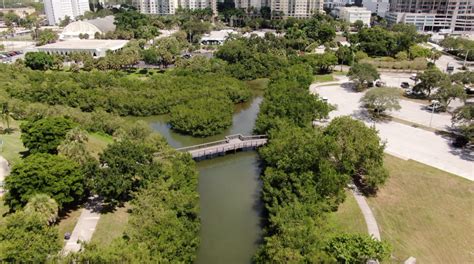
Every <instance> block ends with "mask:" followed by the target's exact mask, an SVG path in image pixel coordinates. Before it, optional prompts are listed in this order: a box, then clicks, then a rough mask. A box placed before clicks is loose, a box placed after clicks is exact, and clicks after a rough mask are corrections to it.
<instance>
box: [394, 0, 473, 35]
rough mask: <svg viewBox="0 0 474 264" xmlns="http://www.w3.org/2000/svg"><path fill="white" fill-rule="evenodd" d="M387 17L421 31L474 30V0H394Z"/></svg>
mask: <svg viewBox="0 0 474 264" xmlns="http://www.w3.org/2000/svg"><path fill="white" fill-rule="evenodd" d="M386 18H387V21H388V22H389V23H406V24H414V25H415V26H416V27H417V29H418V30H421V31H450V32H452V33H467V32H474V0H393V1H392V2H391V5H390V12H389V13H387V15H386Z"/></svg>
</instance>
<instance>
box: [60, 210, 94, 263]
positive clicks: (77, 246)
mask: <svg viewBox="0 0 474 264" xmlns="http://www.w3.org/2000/svg"><path fill="white" fill-rule="evenodd" d="M97 204H98V202H93V201H91V202H88V203H87V204H86V207H85V208H84V209H82V212H81V216H80V217H79V219H78V220H77V223H76V226H75V227H74V230H73V231H72V234H71V238H70V239H69V240H68V241H67V243H66V245H65V246H64V248H63V254H64V255H67V254H68V253H71V252H78V251H79V250H81V247H82V245H81V243H80V242H89V241H90V240H91V239H92V235H93V234H94V231H95V228H96V226H97V223H98V222H99V219H100V213H99V212H100V210H99V206H98V205H97Z"/></svg>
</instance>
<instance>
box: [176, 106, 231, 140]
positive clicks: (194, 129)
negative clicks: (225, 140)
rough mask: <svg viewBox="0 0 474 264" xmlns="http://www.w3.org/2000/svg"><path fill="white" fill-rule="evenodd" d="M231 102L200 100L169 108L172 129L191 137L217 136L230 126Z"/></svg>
mask: <svg viewBox="0 0 474 264" xmlns="http://www.w3.org/2000/svg"><path fill="white" fill-rule="evenodd" d="M232 113H233V105H232V102H231V101H230V100H228V99H226V98H220V99H216V98H212V97H211V98H200V99H196V100H192V101H189V102H188V103H187V104H181V105H177V106H175V107H173V108H171V112H170V125H171V127H172V128H173V129H175V130H177V131H179V132H182V133H185V134H190V135H193V136H199V137H205V136H211V135H215V134H219V133H221V132H223V131H224V129H226V128H228V127H229V126H231V125H232Z"/></svg>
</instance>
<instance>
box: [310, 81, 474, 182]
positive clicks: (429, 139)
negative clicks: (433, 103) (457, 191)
mask: <svg viewBox="0 0 474 264" xmlns="http://www.w3.org/2000/svg"><path fill="white" fill-rule="evenodd" d="M344 78H345V77H343V78H342V79H341V82H342V84H341V85H339V86H338V85H333V86H321V85H315V84H313V85H311V87H310V89H311V92H313V93H318V94H320V96H324V97H326V98H328V102H329V103H331V104H336V105H337V110H335V111H332V112H331V113H330V114H329V115H330V119H332V118H334V117H336V116H341V115H350V116H352V117H354V118H358V119H361V120H363V121H364V122H365V123H366V124H367V125H375V128H376V129H377V130H378V131H379V135H380V137H381V139H382V140H384V141H386V142H387V145H386V152H387V153H389V154H392V155H394V156H397V157H400V158H404V159H412V160H416V161H418V162H422V163H425V164H427V165H430V166H432V167H435V168H438V169H441V170H444V171H447V172H450V173H453V174H456V175H459V176H461V177H464V178H466V179H469V180H471V181H473V180H474V162H473V161H474V153H472V151H471V152H466V151H464V152H463V151H461V150H459V149H456V148H453V147H452V146H451V145H450V141H449V139H447V138H444V137H442V136H440V135H437V134H435V133H433V132H430V131H427V130H423V129H420V128H415V127H412V126H409V125H405V124H401V123H397V122H393V121H388V122H377V123H374V122H373V121H371V120H369V119H368V118H367V114H366V113H365V111H363V110H361V109H360V108H359V105H360V104H359V100H360V98H361V97H362V96H363V93H356V92H354V91H352V90H351V88H350V87H349V84H350V83H348V82H344V81H346V80H347V79H344ZM419 106H421V104H420V105H419ZM419 106H417V105H416V103H414V102H403V101H402V110H400V113H397V117H400V118H402V117H403V119H407V120H408V121H412V122H418V121H422V122H426V118H427V117H428V116H429V115H430V113H428V112H426V111H424V110H421V109H417V107H419ZM404 108H405V109H404ZM411 108H413V109H411ZM434 115H435V116H434V117H433V120H435V121H434V122H433V124H435V125H436V126H443V125H445V123H446V122H448V119H447V118H446V117H445V116H443V115H441V114H436V113H435V114H434ZM449 122H450V121H449Z"/></svg>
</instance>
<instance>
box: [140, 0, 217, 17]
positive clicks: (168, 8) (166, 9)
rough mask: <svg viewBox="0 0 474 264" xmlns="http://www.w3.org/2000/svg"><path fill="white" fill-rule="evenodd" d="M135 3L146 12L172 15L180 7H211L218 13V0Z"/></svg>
mask: <svg viewBox="0 0 474 264" xmlns="http://www.w3.org/2000/svg"><path fill="white" fill-rule="evenodd" d="M133 5H134V6H135V7H137V9H138V10H139V11H140V12H141V13H144V14H158V15H172V14H175V13H176V10H177V9H178V8H180V7H181V8H185V9H191V10H195V9H204V8H211V9H212V10H213V12H214V13H215V14H216V13H217V2H216V0H134V1H133Z"/></svg>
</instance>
